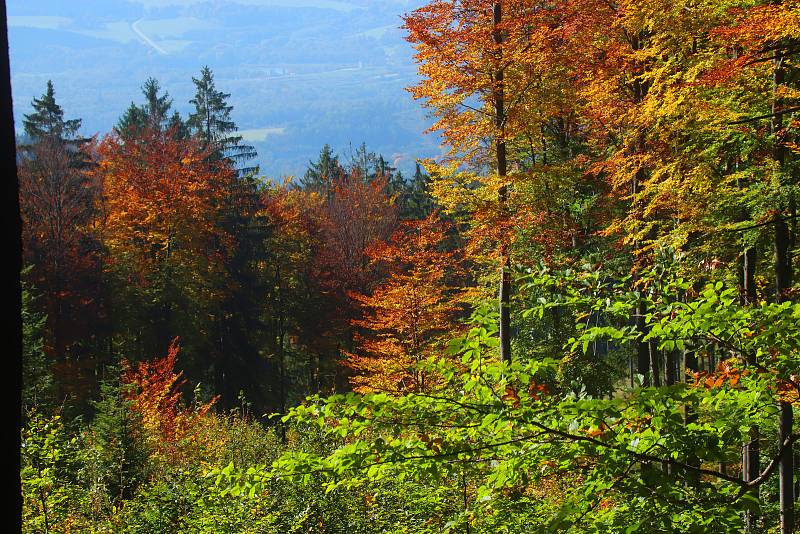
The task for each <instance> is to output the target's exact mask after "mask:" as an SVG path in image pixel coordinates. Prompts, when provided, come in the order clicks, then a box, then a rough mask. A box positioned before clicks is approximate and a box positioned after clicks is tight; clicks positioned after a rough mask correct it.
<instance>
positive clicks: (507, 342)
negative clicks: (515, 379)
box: [492, 2, 511, 363]
mask: <svg viewBox="0 0 800 534" xmlns="http://www.w3.org/2000/svg"><path fill="white" fill-rule="evenodd" d="M502 20H503V11H502V6H501V3H500V2H494V4H493V5H492V25H493V26H494V28H493V31H492V38H493V40H494V43H495V45H496V46H497V52H496V58H495V59H496V62H497V63H496V65H497V68H496V69H495V70H494V89H493V96H494V122H495V129H496V131H495V136H496V137H495V148H496V152H497V155H496V157H497V175H498V176H499V177H500V179H501V180H503V179H504V178H505V177H506V175H507V174H508V162H507V150H506V140H505V122H506V109H505V88H504V86H503V83H504V73H503V65H502V61H503V48H502V45H503V34H502V32H501V31H500V28H499V26H500V23H501V22H502ZM507 200H508V187H507V186H506V185H505V184H503V185H502V186H501V187H500V191H499V198H498V201H499V204H500V212H501V213H503V214H504V212H505V209H506V201H507ZM510 267H511V258H510V257H509V251H508V241H507V239H505V238H504V239H502V241H501V244H500V295H499V302H500V330H499V335H500V360H501V361H503V362H505V363H510V362H511V307H510V305H511V273H510Z"/></svg>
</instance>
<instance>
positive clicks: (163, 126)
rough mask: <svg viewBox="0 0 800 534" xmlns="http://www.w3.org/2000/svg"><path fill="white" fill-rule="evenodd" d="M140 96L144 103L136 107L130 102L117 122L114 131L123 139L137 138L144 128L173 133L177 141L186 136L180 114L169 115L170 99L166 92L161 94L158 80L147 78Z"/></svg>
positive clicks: (175, 112)
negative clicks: (142, 97) (142, 96)
mask: <svg viewBox="0 0 800 534" xmlns="http://www.w3.org/2000/svg"><path fill="white" fill-rule="evenodd" d="M142 94H143V95H144V98H145V103H144V104H143V105H141V106H137V105H136V104H135V103H134V102H131V105H130V106H128V109H127V110H125V113H123V115H122V117H120V119H119V121H118V122H117V125H116V127H115V130H116V131H117V133H118V134H119V135H120V136H122V137H123V138H125V137H128V138H130V137H138V136H139V134H140V133H141V132H142V130H143V129H145V128H152V129H153V130H155V131H156V132H167V131H170V132H173V135H174V136H175V137H176V138H177V139H183V138H185V137H186V136H187V135H188V131H187V128H186V125H185V124H184V122H183V119H181V116H180V114H179V113H178V112H177V111H174V112H173V113H172V114H171V115H170V113H169V112H170V110H171V109H172V99H171V98H170V97H169V93H168V92H166V91H164V93H163V94H161V86H160V84H159V83H158V80H156V79H155V78H148V79H147V81H145V82H144V85H142Z"/></svg>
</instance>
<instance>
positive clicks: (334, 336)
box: [16, 0, 800, 534]
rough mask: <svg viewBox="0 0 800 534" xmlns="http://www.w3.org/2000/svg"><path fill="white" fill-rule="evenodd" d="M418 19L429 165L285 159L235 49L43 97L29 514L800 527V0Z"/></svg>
mask: <svg viewBox="0 0 800 534" xmlns="http://www.w3.org/2000/svg"><path fill="white" fill-rule="evenodd" d="M402 24H403V30H404V32H405V35H406V39H407V40H408V42H409V43H410V44H411V45H412V46H413V49H414V51H415V52H414V54H415V55H414V61H415V63H416V66H417V70H418V74H419V83H417V84H416V85H414V86H412V87H409V88H408V91H409V93H410V96H411V97H413V99H415V100H416V101H418V103H419V105H421V106H424V108H425V109H426V110H427V111H428V112H429V113H430V115H431V117H432V118H433V120H434V122H433V126H432V127H431V129H430V131H429V132H420V135H423V134H424V133H427V134H429V135H438V136H439V138H440V139H441V141H442V143H443V156H442V157H439V158H436V159H420V160H419V161H418V163H417V165H416V172H414V173H413V175H404V174H403V173H402V172H400V171H399V170H397V169H396V168H394V166H393V164H392V162H391V160H390V159H387V158H386V157H385V155H381V154H378V153H375V152H373V151H372V150H371V149H370V148H369V146H368V145H367V144H360V145H354V146H353V147H352V148H351V149H350V150H349V151H347V152H343V153H337V152H336V151H334V150H333V149H332V148H331V147H330V146H328V145H325V146H323V147H321V149H320V151H319V153H318V154H309V163H308V165H307V169H306V170H305V172H304V173H303V174H302V175H300V176H297V177H294V178H287V179H277V178H275V177H265V176H263V175H262V174H261V172H260V170H259V169H258V167H257V165H255V164H254V163H253V161H254V159H255V157H256V152H255V149H254V148H253V147H251V146H248V144H247V142H246V141H245V140H244V139H243V138H242V137H241V136H240V135H238V134H237V130H238V128H237V125H236V124H235V123H234V121H233V119H232V118H231V112H232V109H233V108H232V106H231V104H230V103H229V99H230V96H231V95H230V94H228V93H226V92H225V91H224V87H222V86H221V85H222V84H218V83H217V82H216V81H215V78H214V72H213V71H212V69H211V68H209V67H203V68H198V74H197V77H196V78H193V80H192V81H193V85H194V88H195V90H196V92H195V96H194V97H193V98H192V100H191V101H190V102H189V103H188V104H189V105H190V106H191V109H192V112H191V113H189V114H184V115H181V114H180V113H179V112H178V111H176V110H175V108H176V105H175V102H174V100H173V98H172V97H171V96H170V94H169V88H168V87H165V86H162V84H161V83H160V82H159V81H158V80H157V79H155V78H149V79H147V80H143V84H142V86H141V94H140V95H139V96H138V97H137V98H138V100H137V101H135V102H132V103H131V105H130V107H128V108H127V109H121V110H119V120H118V122H117V124H116V125H115V126H114V127H113V130H112V131H111V132H110V133H108V134H98V135H95V136H93V137H84V136H82V135H81V134H80V133H79V132H80V129H81V118H79V117H73V116H72V114H71V113H70V110H69V109H67V108H62V106H61V104H60V103H59V101H58V86H56V85H54V84H53V83H51V82H48V83H47V85H46V86H45V87H42V94H41V96H39V97H36V98H34V99H33V101H32V102H30V105H29V108H28V112H27V113H26V114H25V119H24V121H23V124H22V125H17V126H18V130H19V134H20V135H18V137H17V158H16V160H17V168H18V174H17V176H18V182H19V199H20V213H21V217H22V223H23V226H22V239H23V248H22V252H23V265H24V267H23V270H22V273H21V281H22V288H23V298H22V323H23V388H22V428H21V440H22V448H21V459H20V462H21V471H20V476H21V483H22V486H21V489H22V499H23V508H22V520H23V531H24V532H31V533H34V532H36V533H40V532H41V533H56V532H58V533H62V532H63V533H66V532H97V533H103V532H108V533H111V532H126V533H127V532H131V533H134V532H135V533H161V532H163V533H173V532H192V533H194V532H204V533H223V532H231V533H233V532H242V533H244V532H248V533H256V532H259V533H260V532H264V533H290V532H296V533H300V532H303V533H365V534H366V533H378V532H385V533H401V532H420V533H425V532H429V533H441V532H454V533H456V532H457V533H533V532H569V533H583V532H598V533H599V532H607V533H626V534H627V533H631V532H645V533H651V532H652V533H656V532H676V533H712V532H713V533H723V532H731V533H733V532H748V533H776V534H777V533H780V534H790V533H792V532H795V531H798V530H800V527H797V523H798V520H797V518H796V514H797V511H796V510H797V508H798V505H800V443H798V441H800V423H798V422H797V421H796V418H797V416H798V415H800V280H799V278H800V275H797V276H796V275H795V272H796V271H797V270H798V269H800V259H799V258H800V254H798V252H799V251H800V244H798V214H797V203H798V199H800V1H798V0H691V1H678V2H676V1H672V0H650V1H644V0H619V1H607V0H554V1H550V2H540V1H537V0H499V1H488V0H430V1H429V2H428V3H427V4H426V5H424V6H423V7H421V8H418V9H416V10H413V11H410V12H409V13H407V14H406V15H404V17H403V20H402ZM99 83H102V82H101V81H100V82H99ZM218 85H219V86H218ZM23 130H24V135H23V134H22V131H23Z"/></svg>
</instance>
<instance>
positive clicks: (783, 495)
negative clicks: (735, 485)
mask: <svg viewBox="0 0 800 534" xmlns="http://www.w3.org/2000/svg"><path fill="white" fill-rule="evenodd" d="M783 54H784V51H783V49H782V47H781V46H780V45H779V46H778V47H777V48H776V50H775V53H774V55H773V68H774V70H773V86H772V89H773V101H772V121H771V124H770V126H771V128H770V129H771V133H772V134H773V136H774V140H773V142H774V143H775V147H774V153H773V156H774V159H775V161H776V162H777V163H778V165H779V172H780V171H783V170H784V168H785V163H786V151H785V150H784V148H783V146H781V143H780V139H779V136H780V133H781V131H782V130H783V117H782V115H780V112H781V111H782V108H783V102H782V99H781V98H780V97H779V96H778V90H779V89H780V87H781V86H782V85H783V84H784V78H785V68H784V55H783ZM779 179H780V182H782V176H780V177H779ZM780 185H783V184H782V183H781V184H780ZM783 211H784V206H783V205H782V203H781V204H780V205H779V206H778V209H777V210H776V213H775V219H774V221H775V301H776V302H778V303H780V302H783V301H784V300H786V299H787V298H788V295H787V291H788V290H789V289H790V288H791V287H792V262H791V252H790V250H789V245H790V242H791V238H790V236H789V226H788V225H787V224H786V220H785V219H784V217H783ZM780 407H781V411H780V419H779V423H778V436H779V437H780V444H781V446H783V443H784V442H785V440H786V439H788V437H789V436H791V434H792V423H793V421H792V420H793V412H792V405H791V404H790V403H787V402H783V401H781V403H780ZM793 464H794V451H793V450H792V447H786V449H785V450H784V451H783V453H782V454H781V458H780V468H779V473H780V483H779V494H780V498H779V500H780V516H781V534H791V532H793V531H794V523H795V521H794V479H793V474H794V473H793V470H794V465H793Z"/></svg>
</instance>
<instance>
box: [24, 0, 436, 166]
mask: <svg viewBox="0 0 800 534" xmlns="http://www.w3.org/2000/svg"><path fill="white" fill-rule="evenodd" d="M421 4H422V1H421V0H407V1H403V0H378V1H372V0H370V1H365V0H362V1H357V0H347V1H345V0H342V1H334V0H236V1H229V0H217V1H208V2H204V1H195V0H139V1H129V2H125V1H122V0H106V1H95V0H89V1H82V2H77V3H69V4H65V3H63V2H60V1H54V0H43V1H37V2H36V3H35V4H33V3H29V2H26V1H24V0H10V1H9V2H8V14H9V39H10V45H11V66H12V86H13V91H14V109H15V116H16V120H17V123H18V124H21V119H22V114H23V113H26V112H28V111H29V107H28V106H29V103H30V101H31V99H32V98H33V97H34V96H38V95H40V94H41V93H42V91H43V90H44V87H45V83H46V81H47V80H48V79H52V80H53V83H54V84H55V88H56V95H57V98H58V100H59V102H60V103H61V104H62V105H63V107H64V108H65V110H66V113H67V115H68V116H70V117H80V118H82V119H83V125H84V128H83V133H84V134H89V135H91V134H93V133H97V132H101V133H103V132H107V131H109V130H110V129H111V127H112V126H113V125H114V123H115V122H116V121H117V119H118V117H119V115H120V114H121V113H122V112H123V110H124V109H125V108H126V107H127V106H128V104H129V103H130V102H131V101H132V100H135V101H137V102H138V101H140V96H141V95H140V93H139V86H140V85H141V84H142V83H143V82H144V80H145V79H146V78H147V77H148V76H154V77H156V78H158V79H159V81H160V82H161V83H162V85H163V86H164V87H165V88H166V89H167V90H168V91H169V93H170V95H171V96H172V97H173V98H174V100H175V107H176V108H177V109H178V110H179V111H181V112H182V113H184V114H185V113H186V112H187V111H188V109H189V107H190V105H189V103H188V101H189V99H190V98H191V97H192V95H193V85H192V82H191V78H192V76H198V74H199V72H200V68H201V67H202V66H203V65H208V66H209V67H211V69H212V70H213V71H214V73H215V78H216V80H217V85H218V87H219V88H220V89H222V90H224V91H226V92H229V93H231V95H232V96H231V103H232V104H233V105H234V108H235V109H234V113H233V115H234V119H235V120H236V122H237V124H238V125H239V127H240V128H241V129H242V130H243V131H244V135H245V136H246V137H247V138H248V139H249V140H250V142H251V144H254V145H255V146H256V148H257V149H258V151H259V163H260V165H261V168H262V171H263V172H265V173H266V174H268V175H271V176H278V175H288V174H300V173H302V172H303V170H304V169H305V165H306V163H307V161H308V159H309V158H313V157H315V156H316V154H317V153H318V151H319V149H320V147H321V146H322V145H323V144H324V143H330V144H331V145H332V146H333V147H334V148H335V149H337V150H338V151H340V152H346V151H347V149H348V146H349V145H350V144H351V143H352V144H353V145H358V144H360V143H361V142H362V141H363V142H366V143H367V145H368V147H369V148H370V149H371V150H375V151H377V152H380V153H383V154H384V155H385V156H386V157H387V158H389V159H391V160H394V161H395V162H396V163H398V164H399V166H400V168H401V169H403V170H404V171H407V172H411V170H412V169H413V160H414V158H417V157H427V156H433V155H436V154H438V153H439V148H438V142H437V140H436V139H435V138H433V137H431V136H423V131H424V130H425V129H426V128H427V127H428V125H429V122H430V121H429V120H428V119H426V117H425V113H424V111H423V110H422V109H421V107H420V105H419V103H417V102H414V101H413V100H412V98H411V96H410V95H409V94H408V93H407V92H406V91H405V90H404V88H405V87H407V86H409V85H412V84H413V83H414V82H415V79H416V71H415V67H414V64H413V60H412V53H413V50H412V49H411V48H410V46H409V45H408V44H407V43H405V41H404V39H403V32H402V31H401V30H400V29H399V26H400V24H401V20H400V15H401V14H402V13H404V12H407V11H409V10H411V9H414V8H415V7H417V6H418V5H421Z"/></svg>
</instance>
